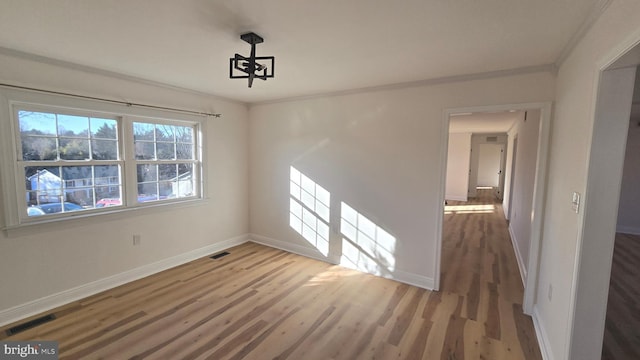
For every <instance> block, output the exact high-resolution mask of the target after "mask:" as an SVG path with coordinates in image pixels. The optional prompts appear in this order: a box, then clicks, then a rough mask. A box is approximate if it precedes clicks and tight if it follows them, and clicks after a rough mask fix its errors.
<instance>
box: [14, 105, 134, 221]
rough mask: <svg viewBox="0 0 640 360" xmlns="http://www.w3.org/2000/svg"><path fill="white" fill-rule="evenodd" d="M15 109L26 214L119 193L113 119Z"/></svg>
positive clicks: (93, 202) (91, 204)
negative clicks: (18, 131)
mask: <svg viewBox="0 0 640 360" xmlns="http://www.w3.org/2000/svg"><path fill="white" fill-rule="evenodd" d="M16 114H17V121H18V125H19V129H20V137H19V139H20V141H19V148H18V153H19V154H20V156H19V157H18V158H19V159H20V160H18V166H19V167H20V168H21V169H22V170H21V173H22V174H24V179H25V181H24V187H23V189H22V190H23V191H24V193H25V197H23V199H25V207H26V211H25V213H26V216H27V217H37V216H42V215H52V214H59V213H66V212H72V211H83V210H90V209H94V208H96V207H100V206H99V202H100V201H101V200H102V199H105V198H118V199H120V198H122V196H121V195H122V163H121V161H120V159H119V146H118V119H116V118H103V117H97V116H96V117H94V116H91V115H85V114H82V115H81V114H78V113H75V112H71V111H69V112H65V111H55V112H54V111H40V110H38V111H34V110H32V109H29V108H22V109H18V110H17V111H16ZM23 214H24V213H23Z"/></svg>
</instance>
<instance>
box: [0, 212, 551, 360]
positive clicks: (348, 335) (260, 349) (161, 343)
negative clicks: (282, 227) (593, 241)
mask: <svg viewBox="0 0 640 360" xmlns="http://www.w3.org/2000/svg"><path fill="white" fill-rule="evenodd" d="M451 205H454V204H451ZM455 205H456V206H459V205H460V204H455ZM490 206H493V210H488V209H489V207H490ZM456 209H458V210H452V212H451V213H448V214H447V215H445V218H446V220H445V221H446V224H445V228H446V239H445V241H444V243H443V259H442V260H443V265H444V269H445V271H444V274H443V278H442V291H441V292H431V291H427V290H424V289H420V288H417V287H413V286H409V285H405V284H401V283H398V282H394V281H391V280H387V279H382V278H378V277H375V276H372V275H367V274H363V273H359V272H357V271H354V270H348V269H346V268H342V267H340V266H336V265H331V264H327V263H323V262H319V261H315V260H311V259H308V258H304V257H301V256H298V255H294V254H290V253H287V252H284V251H280V250H276V249H272V248H268V247H264V246H261V245H257V244H254V243H246V244H243V245H240V246H238V247H235V248H232V249H229V250H228V252H229V253H230V254H229V255H227V256H225V257H222V258H220V259H217V260H213V259H210V258H202V259H198V260H195V261H193V262H190V263H188V264H184V265H182V266H179V267H176V268H173V269H170V270H168V271H165V272H162V273H159V274H155V275H153V276H150V277H147V278H145V279H142V280H139V281H135V282H132V283H129V284H126V285H123V286H120V287H118V288H115V289H112V290H109V291H106V292H103V293H100V294H97V295H94V296H91V297H88V298H86V299H83V300H81V301H77V302H74V303H72V304H69V305H67V306H64V307H61V308H59V309H55V310H53V311H51V313H54V314H55V316H56V319H55V320H53V321H51V322H48V323H45V324H42V325H39V326H38V327H35V328H32V329H29V330H26V331H24V332H21V333H18V334H15V335H13V336H7V335H6V334H5V332H4V331H3V332H2V333H1V334H0V341H2V340H35V339H40V340H56V341H58V342H59V350H60V359H97V358H102V359H143V358H144V359H348V360H352V359H382V360H386V359H429V360H432V359H492V360H493V359H496V360H499V359H509V360H511V359H534V360H537V359H541V356H540V353H539V351H538V344H537V342H536V338H535V334H534V330H533V325H532V322H531V319H530V318H529V317H527V316H525V315H523V314H522V310H521V299H522V284H521V282H520V279H519V275H518V270H517V269H518V268H517V266H516V263H515V257H514V254H513V250H512V248H511V247H510V243H509V237H508V232H507V230H506V226H505V221H504V218H503V217H501V213H500V212H501V211H502V210H501V209H500V208H499V207H498V206H496V205H495V204H485V206H484V207H480V210H471V208H469V207H457V208H456ZM6 328H8V327H5V328H3V329H2V330H6Z"/></svg>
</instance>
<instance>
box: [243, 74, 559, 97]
mask: <svg viewBox="0 0 640 360" xmlns="http://www.w3.org/2000/svg"><path fill="white" fill-rule="evenodd" d="M541 72H548V73H551V74H552V75H554V76H555V75H556V73H557V68H556V66H555V64H543V65H533V66H525V67H519V68H514V69H506V70H496V71H486V72H480V73H472V74H463V75H453V76H444V77H438V78H431V79H424V80H418V81H410V82H403V83H394V84H387V85H380V86H371V87H363V88H355V89H350V90H340V91H332V92H324V93H317V94H310V95H302V96H293V97H287V98H281V99H274V100H264V101H255V102H251V103H249V104H248V105H249V107H252V106H256V105H267V104H274V103H282V102H292V101H301V100H312V99H318V98H326V97H335V96H344V95H352V94H361V93H368V92H376V91H386V90H395V89H405V88H411V87H420V86H433V85H440V84H448V83H455V82H465V81H473V80H485V79H493V78H500V77H507V76H517V75H526V74H533V73H541Z"/></svg>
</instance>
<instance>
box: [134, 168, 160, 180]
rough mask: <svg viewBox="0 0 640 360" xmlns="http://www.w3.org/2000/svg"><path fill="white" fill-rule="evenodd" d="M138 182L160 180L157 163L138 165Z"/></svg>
mask: <svg viewBox="0 0 640 360" xmlns="http://www.w3.org/2000/svg"><path fill="white" fill-rule="evenodd" d="M137 168H138V183H143V182H151V181H154V182H155V181H158V170H157V168H156V165H152V164H143V165H138V166H137Z"/></svg>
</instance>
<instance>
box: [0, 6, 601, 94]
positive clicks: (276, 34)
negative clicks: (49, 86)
mask: <svg viewBox="0 0 640 360" xmlns="http://www.w3.org/2000/svg"><path fill="white" fill-rule="evenodd" d="M603 2H604V3H606V1H605V0H561V1H559V0H520V1H513V0H483V1H472V0H446V1H445V0H398V1H388V0H325V1H311V0H298V1H294V0H272V1H263V0H180V1H176V0H130V1H124V0H100V1H86V0H57V1H38V0H2V3H1V4H0V48H4V50H7V49H11V50H16V51H18V52H20V53H26V54H33V55H37V56H39V57H45V58H49V59H54V60H58V61H63V62H67V63H69V64H76V65H82V66H83V67H91V68H95V69H100V70H103V71H105V70H106V71H109V72H114V73H118V74H122V75H125V76H131V77H136V78H141V79H145V80H150V81H154V82H158V83H163V84H167V85H171V86H177V87H181V88H185V89H190V90H194V91H198V92H203V93H207V94H211V95H217V96H221V97H224V98H228V99H234V100H237V101H241V102H246V103H256V102H265V101H273V100H278V99H286V98H292V97H301V96H310V95H318V94H329V93H336V92H345V91H353V90H356V89H364V88H370V87H380V86H386V85H391V84H402V83H407V82H416V81H423V80H433V79H440V80H442V79H443V78H444V79H446V78H448V77H453V76H460V75H465V74H482V73H487V72H495V71H502V70H513V69H523V68H531V67H538V66H549V65H552V64H554V63H557V62H558V60H560V59H562V58H563V56H564V55H565V54H566V53H567V51H568V49H570V48H571V46H572V44H573V43H575V40H576V39H577V38H579V37H580V34H581V33H583V32H584V31H585V29H587V28H588V25H589V24H590V23H591V21H592V20H594V19H595V18H596V17H597V15H598V14H599V11H600V10H602V3H603ZM594 14H595V15H594ZM248 31H254V32H256V33H258V34H259V35H261V36H262V37H263V38H264V39H265V42H264V43H263V44H259V45H258V46H257V55H258V56H269V55H273V56H275V57H276V66H275V78H274V79H269V80H267V81H266V82H263V81H260V80H257V81H256V82H255V83H254V85H253V88H251V89H249V88H248V87H247V81H246V80H240V79H229V58H230V57H232V56H233V55H234V53H236V52H237V53H240V54H242V55H248V54H249V48H250V47H249V45H248V44H247V43H245V42H243V41H242V40H240V34H242V33H244V32H248Z"/></svg>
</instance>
